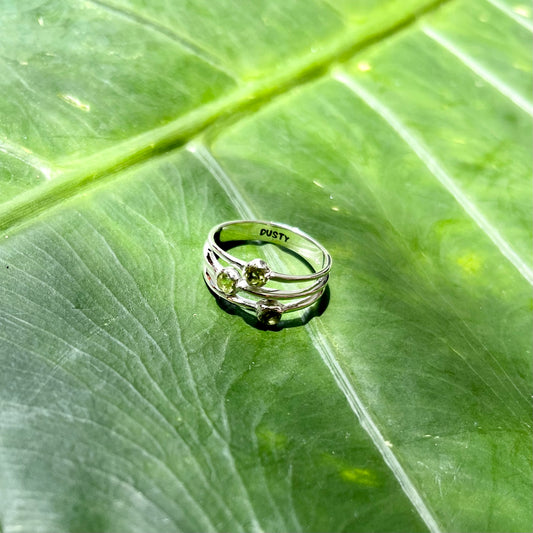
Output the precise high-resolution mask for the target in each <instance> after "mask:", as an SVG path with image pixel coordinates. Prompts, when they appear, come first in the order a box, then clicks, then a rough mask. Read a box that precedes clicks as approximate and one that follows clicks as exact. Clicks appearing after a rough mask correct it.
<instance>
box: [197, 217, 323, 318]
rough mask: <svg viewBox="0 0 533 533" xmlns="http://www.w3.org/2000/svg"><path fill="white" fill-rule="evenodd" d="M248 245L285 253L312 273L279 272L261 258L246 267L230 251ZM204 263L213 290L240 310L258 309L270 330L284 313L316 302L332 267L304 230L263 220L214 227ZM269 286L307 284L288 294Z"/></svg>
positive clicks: (320, 246) (316, 243)
mask: <svg viewBox="0 0 533 533" xmlns="http://www.w3.org/2000/svg"><path fill="white" fill-rule="evenodd" d="M250 242H256V243H270V244H274V245H277V246H280V247H283V248H287V249H288V250H290V251H292V252H293V253H294V254H296V255H297V256H298V257H299V258H300V259H301V260H303V261H304V262H305V263H307V265H308V266H309V267H310V270H311V272H310V273H305V274H301V275H292V274H286V273H283V272H277V271H274V270H273V269H271V268H270V266H269V265H268V264H267V263H266V261H264V260H263V259H254V260H252V261H249V262H246V261H243V260H242V259H239V258H237V257H235V256H234V255H232V254H230V253H229V252H228V249H231V248H233V247H235V246H238V245H240V244H246V243H250ZM204 259H205V265H204V279H205V281H206V283H207V286H208V287H209V288H210V289H211V291H212V292H213V293H214V294H215V295H216V296H218V297H220V298H223V299H225V300H226V301H229V302H231V303H233V304H235V305H237V306H239V307H242V308H244V309H247V310H254V311H255V313H256V316H257V318H258V319H259V320H260V321H261V322H263V323H265V324H268V325H275V324H277V323H278V322H279V321H280V319H281V316H282V314H283V313H285V312H291V311H297V310H299V309H304V308H305V307H308V306H310V305H312V304H313V303H314V302H316V301H317V300H318V299H319V298H320V297H321V296H322V294H323V293H324V290H325V288H326V285H327V283H328V279H329V271H330V269H331V263H332V260H331V256H330V254H329V253H328V252H327V250H326V249H325V248H324V247H323V246H322V245H321V244H320V243H319V242H318V241H316V240H315V239H313V238H312V237H310V236H309V235H307V234H306V233H304V232H303V231H301V230H300V229H298V228H294V227H291V226H288V225H286V224H280V223H275V222H265V221H260V220H235V221H230V222H224V223H222V224H219V225H217V226H215V227H214V228H212V229H211V231H210V232H209V235H208V238H207V241H206V243H205V246H204ZM271 281H272V282H282V283H300V284H306V285H305V286H304V287H303V288H297V289H295V290H285V289H277V288H272V287H267V286H266V285H267V284H269V283H270V282H271ZM239 293H246V295H245V296H243V295H241V294H239ZM278 299H279V300H283V301H284V303H281V302H279V301H278Z"/></svg>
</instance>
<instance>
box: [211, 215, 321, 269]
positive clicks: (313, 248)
mask: <svg viewBox="0 0 533 533" xmlns="http://www.w3.org/2000/svg"><path fill="white" fill-rule="evenodd" d="M210 240H211V241H212V242H213V243H214V244H215V245H218V246H219V247H220V249H221V251H226V250H227V249H228V248H230V247H233V246H235V244H236V243H239V242H243V243H244V242H246V241H260V242H266V243H271V244H275V245H277V246H282V247H285V248H288V249H289V250H292V251H293V252H295V253H297V254H298V255H300V256H301V257H303V258H304V259H305V260H306V261H308V263H309V264H310V265H311V267H312V268H313V269H314V272H315V273H322V271H324V270H326V271H327V270H329V267H330V265H331V257H330V255H329V254H328V252H327V251H326V250H325V248H324V247H323V246H321V245H320V244H319V243H318V242H317V241H316V240H315V239H313V238H312V237H310V236H309V235H307V234H305V233H303V232H302V231H300V230H299V229H297V228H293V227H290V226H286V225H284V224H279V223H273V222H263V221H233V222H226V223H224V224H222V225H220V226H217V227H216V228H215V229H214V231H213V232H212V234H211V236H210ZM228 243H231V246H230V247H228V246H227V244H228ZM225 244H226V246H225ZM228 257H229V258H231V259H232V260H233V261H234V262H236V263H237V264H239V263H242V266H243V265H244V261H240V260H238V259H237V258H234V257H233V256H229V254H228ZM276 277H279V278H280V279H283V278H285V277H286V276H284V275H283V274H279V276H276ZM289 277H290V276H289ZM312 277H314V276H312Z"/></svg>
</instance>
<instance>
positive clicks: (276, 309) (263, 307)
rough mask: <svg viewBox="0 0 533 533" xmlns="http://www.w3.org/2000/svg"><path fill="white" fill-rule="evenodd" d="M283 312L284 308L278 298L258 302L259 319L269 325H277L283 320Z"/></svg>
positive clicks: (257, 313)
mask: <svg viewBox="0 0 533 533" xmlns="http://www.w3.org/2000/svg"><path fill="white" fill-rule="evenodd" d="M282 314H283V309H282V307H281V305H280V304H279V303H278V302H277V301H276V300H260V301H259V302H257V308H256V315H257V319H258V320H259V322H262V323H263V324H266V325H267V326H275V325H276V324H277V323H278V322H279V321H280V320H281V315H282Z"/></svg>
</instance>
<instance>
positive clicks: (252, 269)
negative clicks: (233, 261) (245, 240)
mask: <svg viewBox="0 0 533 533" xmlns="http://www.w3.org/2000/svg"><path fill="white" fill-rule="evenodd" d="M269 274H270V268H269V267H268V265H267V264H266V263H265V262H264V261H263V260H262V259H254V260H253V261H250V262H249V263H248V264H247V265H246V266H245V267H244V271H243V276H244V279H245V280H246V283H248V285H251V286H252V287H262V286H263V285H264V284H265V283H266V282H267V281H268V275H269Z"/></svg>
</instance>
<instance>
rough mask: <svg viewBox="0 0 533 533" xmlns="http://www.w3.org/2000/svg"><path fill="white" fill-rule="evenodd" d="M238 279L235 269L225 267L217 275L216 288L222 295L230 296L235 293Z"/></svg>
mask: <svg viewBox="0 0 533 533" xmlns="http://www.w3.org/2000/svg"><path fill="white" fill-rule="evenodd" d="M239 279H240V275H239V272H238V271H237V270H236V269H235V268H232V267H226V268H223V269H222V270H221V271H220V272H219V273H218V275H217V286H218V288H219V289H220V290H221V291H222V292H223V293H224V294H227V295H228V296H232V295H233V294H235V293H236V292H237V282H238V281H239Z"/></svg>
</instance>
